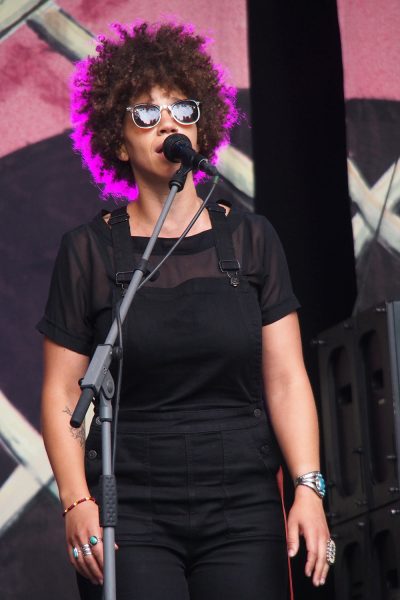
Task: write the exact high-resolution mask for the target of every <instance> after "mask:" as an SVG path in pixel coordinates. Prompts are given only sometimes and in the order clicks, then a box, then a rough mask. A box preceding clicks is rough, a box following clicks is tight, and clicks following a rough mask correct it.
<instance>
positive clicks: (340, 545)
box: [330, 513, 378, 600]
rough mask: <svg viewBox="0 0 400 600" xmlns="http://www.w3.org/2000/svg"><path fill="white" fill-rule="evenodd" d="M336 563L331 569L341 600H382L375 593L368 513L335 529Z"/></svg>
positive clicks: (333, 529)
mask: <svg viewBox="0 0 400 600" xmlns="http://www.w3.org/2000/svg"><path fill="white" fill-rule="evenodd" d="M331 535H332V538H333V539H334V540H335V542H336V562H335V566H334V567H332V569H331V571H332V572H331V575H330V576H331V577H332V576H333V577H334V584H335V598H337V599H338V600H378V599H377V598H376V597H374V596H373V594H372V589H371V578H370V573H371V553H370V543H369V540H370V523H369V519H368V513H365V514H364V515H361V516H360V517H359V518H356V519H352V520H350V521H347V522H346V523H342V524H341V525H334V526H333V527H332V528H331Z"/></svg>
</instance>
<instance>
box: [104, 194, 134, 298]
mask: <svg viewBox="0 0 400 600" xmlns="http://www.w3.org/2000/svg"><path fill="white" fill-rule="evenodd" d="M108 225H109V226H110V228H111V237H112V243H113V248H114V262H115V283H116V284H117V285H119V286H121V288H122V289H124V287H125V286H126V285H128V284H129V282H130V280H131V278H132V272H133V271H132V269H133V266H134V265H133V261H134V254H133V248H132V240H131V231H130V228H129V215H128V211H127V210H126V206H122V207H121V208H117V209H115V210H113V211H112V213H111V217H110V219H109V221H108Z"/></svg>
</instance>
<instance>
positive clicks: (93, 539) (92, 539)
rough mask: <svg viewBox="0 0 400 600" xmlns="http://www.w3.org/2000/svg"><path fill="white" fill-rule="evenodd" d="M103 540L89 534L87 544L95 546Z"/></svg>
mask: <svg viewBox="0 0 400 600" xmlns="http://www.w3.org/2000/svg"><path fill="white" fill-rule="evenodd" d="M102 541H103V540H102V539H101V537H97V535H91V536H90V538H89V544H90V545H91V546H96V545H97V544H98V543H99V542H102Z"/></svg>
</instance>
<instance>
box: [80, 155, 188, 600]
mask: <svg viewBox="0 0 400 600" xmlns="http://www.w3.org/2000/svg"><path fill="white" fill-rule="evenodd" d="M189 171H191V167H186V166H184V165H182V166H181V168H180V169H179V170H178V171H177V172H176V173H175V175H174V177H173V178H172V179H171V181H170V182H169V187H170V192H169V194H168V197H167V199H166V201H165V203H164V206H163V208H162V211H161V213H160V216H159V217H158V220H157V223H156V225H155V227H154V231H153V233H152V235H151V237H150V239H149V242H148V244H147V246H146V249H145V251H144V253H143V256H142V258H141V260H140V263H139V266H138V267H136V269H135V271H134V273H133V276H132V279H131V282H130V284H129V286H128V288H127V290H126V293H125V296H124V299H123V301H122V303H121V306H120V309H119V311H120V319H121V323H123V322H124V319H125V317H126V315H127V313H128V310H129V307H130V305H131V303H132V301H133V299H134V297H135V295H136V292H137V290H138V287H139V285H140V282H141V280H142V279H143V276H144V273H145V272H146V270H147V263H148V260H149V258H150V256H151V253H152V250H153V248H154V245H155V243H156V241H157V238H158V235H159V233H160V231H161V228H162V226H163V224H164V221H165V219H166V218H167V215H168V212H169V210H170V208H171V205H172V202H173V201H174V198H175V195H176V194H177V192H180V191H181V190H182V189H183V186H184V185H185V181H186V176H187V174H188V173H189ZM117 336H118V321H117V319H114V321H113V323H112V325H111V328H110V330H109V332H108V335H107V338H106V340H105V342H104V344H99V345H98V346H97V348H96V350H95V353H94V354H93V357H92V359H91V361H90V363H89V367H88V369H87V371H86V373H85V376H84V378H83V379H82V380H81V382H80V387H81V390H82V392H81V395H80V398H79V400H78V403H77V405H76V407H75V410H74V412H73V414H72V417H71V421H70V424H71V426H72V427H76V428H78V427H80V426H81V425H82V422H83V420H84V418H85V415H86V413H87V411H88V408H89V406H90V403H91V402H92V401H93V399H94V398H97V397H100V402H99V417H100V421H101V441H102V473H103V474H102V476H101V490H102V498H101V503H100V504H101V505H100V525H101V526H102V527H103V549H104V573H103V574H104V585H103V600H116V580H115V527H116V524H117V488H116V482H115V476H114V473H113V472H112V456H111V454H112V452H111V423H112V404H111V400H112V397H113V395H114V387H115V386H114V381H113V379H112V377H111V374H110V372H109V366H110V364H111V360H112V359H113V357H114V356H116V357H117V358H118V350H119V349H117V348H114V344H115V341H116V339H117Z"/></svg>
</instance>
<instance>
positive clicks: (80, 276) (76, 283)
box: [36, 232, 93, 356]
mask: <svg viewBox="0 0 400 600" xmlns="http://www.w3.org/2000/svg"><path fill="white" fill-rule="evenodd" d="M80 237H82V236H80ZM77 246H78V241H77V237H76V235H73V232H70V233H68V234H66V235H64V237H63V238H62V241H61V245H60V249H59V251H58V255H57V258H56V261H55V265H54V269H53V274H52V278H51V283H50V290H49V296H48V300H47V304H46V308H45V312H44V315H43V317H42V319H41V320H40V321H39V323H38V324H37V326H36V327H37V329H38V331H40V333H42V334H44V335H46V336H47V337H48V338H50V339H51V340H52V341H54V342H56V343H57V344H60V345H61V346H64V347H65V348H68V349H70V350H73V351H75V352H78V353H79V354H85V355H87V356H89V355H90V353H91V348H92V344H93V327H92V325H91V320H90V309H89V285H88V282H87V279H86V277H87V275H86V277H85V270H84V267H83V265H82V256H81V252H79V251H78V247H77Z"/></svg>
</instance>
